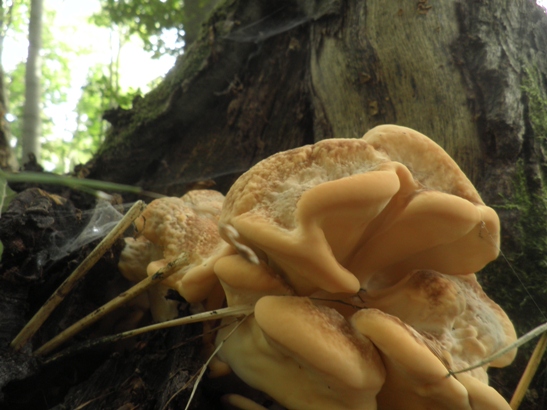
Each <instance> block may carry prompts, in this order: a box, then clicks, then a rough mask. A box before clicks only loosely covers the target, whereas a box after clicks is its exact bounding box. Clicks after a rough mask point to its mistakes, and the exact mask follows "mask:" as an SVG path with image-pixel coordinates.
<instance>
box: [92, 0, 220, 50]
mask: <svg viewBox="0 0 547 410" xmlns="http://www.w3.org/2000/svg"><path fill="white" fill-rule="evenodd" d="M216 2H217V0H190V1H182V0H161V1H158V0H101V7H102V9H101V12H100V13H98V14H95V15H94V16H93V17H92V22H93V23H95V24H96V25H98V26H103V27H112V25H118V26H124V27H127V28H128V29H129V34H136V35H138V36H139V37H140V38H141V39H142V41H143V43H144V49H145V50H146V51H151V52H152V53H153V57H154V58H158V57H160V56H161V55H163V54H166V53H168V54H173V55H177V54H180V53H181V50H182V48H183V45H184V44H185V43H190V42H191V41H193V40H194V38H195V37H196V35H197V31H198V30H199V25H200V24H201V22H202V21H203V19H204V17H205V16H206V15H207V13H208V12H209V11H210V10H211V8H212V7H213V6H214V4H216ZM167 31H171V32H172V33H175V37H176V38H175V42H174V44H173V45H169V44H167V42H166V40H165V38H164V37H163V36H162V35H163V34H165V33H166V32H167Z"/></svg>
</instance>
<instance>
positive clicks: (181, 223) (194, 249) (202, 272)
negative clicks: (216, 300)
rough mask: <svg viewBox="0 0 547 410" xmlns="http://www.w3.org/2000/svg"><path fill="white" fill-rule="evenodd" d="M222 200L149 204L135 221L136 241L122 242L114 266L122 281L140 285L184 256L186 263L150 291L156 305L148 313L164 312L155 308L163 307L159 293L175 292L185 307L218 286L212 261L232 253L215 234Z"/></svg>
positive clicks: (200, 194)
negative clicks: (184, 299)
mask: <svg viewBox="0 0 547 410" xmlns="http://www.w3.org/2000/svg"><path fill="white" fill-rule="evenodd" d="M223 201H224V196H223V195H222V194H221V193H219V192H216V191H212V190H196V191H190V192H188V193H187V194H185V195H184V196H182V197H181V198H174V197H165V198H160V199H156V200H154V201H152V202H151V203H150V204H149V205H148V206H147V207H146V210H145V211H144V212H143V214H142V215H141V216H140V217H139V218H138V219H137V220H136V221H135V226H136V230H137V234H138V236H137V237H136V239H134V238H126V247H125V248H124V250H123V252H122V254H121V256H120V262H119V265H118V267H119V269H120V271H121V272H122V274H123V275H124V276H125V277H126V278H127V279H129V280H131V281H134V282H137V281H140V280H142V279H144V278H145V277H146V276H147V275H153V274H154V273H156V272H157V271H158V269H160V268H162V267H164V266H165V265H167V264H168V263H169V262H171V261H173V260H174V259H175V258H177V257H178V256H180V255H181V254H182V253H184V254H185V255H186V256H187V257H188V264H187V265H186V266H185V267H183V268H182V269H181V271H180V272H178V273H175V274H174V275H172V276H170V277H168V278H167V279H165V280H164V281H163V282H162V283H161V285H159V287H160V291H158V290H157V289H156V288H153V290H151V291H150V292H149V293H150V297H151V298H153V299H154V300H157V301H158V303H154V304H152V309H156V310H158V309H159V310H160V311H164V310H167V309H168V308H167V307H165V308H158V306H162V305H163V304H164V303H163V302H162V301H161V299H162V296H161V294H158V292H159V293H162V294H164V293H165V292H166V289H168V288H171V289H175V290H177V291H179V293H180V294H181V295H182V296H184V297H185V298H186V299H187V300H188V301H190V302H199V301H201V300H204V299H205V298H206V297H208V296H210V294H211V293H212V292H213V290H214V288H215V287H218V286H219V283H218V279H217V278H216V276H215V275H214V272H213V270H212V265H213V263H212V262H211V260H212V259H214V255H216V254H218V257H220V255H228V254H230V253H232V252H233V251H232V250H231V249H230V247H229V246H228V245H227V244H226V243H225V242H224V241H223V240H222V239H221V238H220V235H219V233H218V219H219V215H220V210H221V207H222V202H223ZM163 299H164V298H163ZM165 303H167V304H168V303H169V302H168V301H167V302H165ZM171 310H172V308H171ZM155 316H156V315H155ZM167 316H169V315H167ZM171 316H172V315H171ZM160 317H162V318H163V320H165V319H166V318H167V317H166V315H159V316H158V318H157V320H161V319H160Z"/></svg>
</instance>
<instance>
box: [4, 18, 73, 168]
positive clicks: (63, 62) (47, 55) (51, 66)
mask: <svg viewBox="0 0 547 410" xmlns="http://www.w3.org/2000/svg"><path fill="white" fill-rule="evenodd" d="M44 14H45V15H44V21H45V24H44V26H46V27H47V26H49V25H52V24H53V22H54V19H55V12H53V11H47V12H45V13H44ZM42 41H43V45H42V51H41V57H42V70H41V73H42V75H41V87H42V102H43V107H44V110H42V135H43V136H46V138H45V141H43V145H42V146H43V150H42V158H43V160H44V161H48V162H53V163H56V162H57V161H56V157H57V156H56V154H55V153H54V151H55V150H56V146H58V145H59V143H58V142H56V141H55V135H53V134H54V124H53V121H52V112H51V110H52V109H53V107H54V106H57V105H59V104H61V103H63V102H66V101H67V91H68V89H69V88H70V79H71V75H70V71H71V68H70V60H71V59H73V58H75V56H76V54H77V52H78V51H77V50H73V49H71V48H70V47H68V45H67V44H66V43H64V42H62V41H59V40H58V39H56V38H55V37H54V35H53V33H52V32H51V31H50V30H44V33H43V37H42ZM6 74H7V100H8V101H9V110H10V113H11V114H12V115H13V116H14V117H15V120H14V121H12V122H11V124H10V129H11V133H12V135H13V136H14V137H15V138H16V139H17V145H16V147H15V154H16V155H17V156H18V157H20V156H21V148H20V147H21V129H22V126H21V121H22V118H23V105H24V101H25V63H24V62H20V63H19V64H18V65H17V66H16V67H15V69H14V70H12V71H11V72H8V73H6ZM24 161H26V158H24V159H23V162H24ZM58 168H59V169H58V170H61V169H62V166H59V167H58Z"/></svg>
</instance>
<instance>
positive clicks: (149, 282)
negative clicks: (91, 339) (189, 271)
mask: <svg viewBox="0 0 547 410" xmlns="http://www.w3.org/2000/svg"><path fill="white" fill-rule="evenodd" d="M187 264H188V257H187V256H186V254H182V255H181V256H179V257H178V258H177V259H175V260H174V261H172V262H170V263H168V264H167V265H166V266H164V267H162V268H161V269H159V270H158V271H157V272H156V273H155V274H154V275H152V276H149V277H147V278H146V279H143V280H141V281H140V282H139V283H137V284H136V285H135V286H133V287H132V288H130V289H128V290H127V291H125V292H123V293H121V294H120V295H119V296H117V297H115V298H114V299H112V300H111V301H110V302H108V303H106V304H104V305H103V306H101V307H100V308H98V309H96V310H94V311H93V312H91V313H90V314H88V315H87V316H86V317H84V318H83V319H80V320H79V321H77V322H76V323H74V324H73V325H72V326H70V327H68V328H67V329H65V330H63V331H62V332H61V333H59V334H58V335H57V336H55V337H54V338H53V339H51V340H50V341H49V342H47V343H45V344H44V345H43V346H42V347H40V348H39V349H37V350H36V351H35V352H34V355H35V356H43V355H46V354H48V353H50V352H51V351H53V350H54V349H56V348H57V347H59V346H60V345H61V344H63V343H65V342H66V341H67V340H69V339H70V338H72V337H73V336H74V335H76V334H77V333H79V332H81V331H82V330H84V329H86V328H88V327H89V326H91V325H92V324H93V323H95V322H97V321H98V320H99V319H101V318H103V317H104V316H105V315H107V314H108V313H110V312H112V311H114V310H116V309H117V308H119V307H120V306H122V305H125V304H126V303H127V302H129V301H130V300H132V299H134V298H135V297H137V296H138V295H140V294H141V293H143V292H145V291H146V290H148V289H149V288H151V287H152V286H154V285H156V284H157V283H159V282H161V281H162V280H164V279H166V278H168V277H169V276H171V275H172V274H174V273H176V272H178V271H179V270H180V269H181V268H182V267H184V266H186V265H187Z"/></svg>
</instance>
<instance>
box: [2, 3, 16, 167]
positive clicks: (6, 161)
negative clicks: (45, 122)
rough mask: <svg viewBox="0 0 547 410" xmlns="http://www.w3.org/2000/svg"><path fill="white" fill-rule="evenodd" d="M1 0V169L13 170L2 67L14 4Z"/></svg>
mask: <svg viewBox="0 0 547 410" xmlns="http://www.w3.org/2000/svg"><path fill="white" fill-rule="evenodd" d="M5 3H6V2H5V1H3V0H0V169H4V170H12V169H15V168H17V160H16V159H15V156H14V155H13V152H12V149H11V146H10V137H11V133H10V128H9V124H8V120H7V118H6V114H7V112H8V101H7V99H6V74H5V72H4V66H3V65H2V63H1V61H2V55H3V54H4V39H5V38H6V32H7V30H8V28H9V27H10V25H11V16H12V12H13V3H11V4H9V5H7V4H5Z"/></svg>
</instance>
